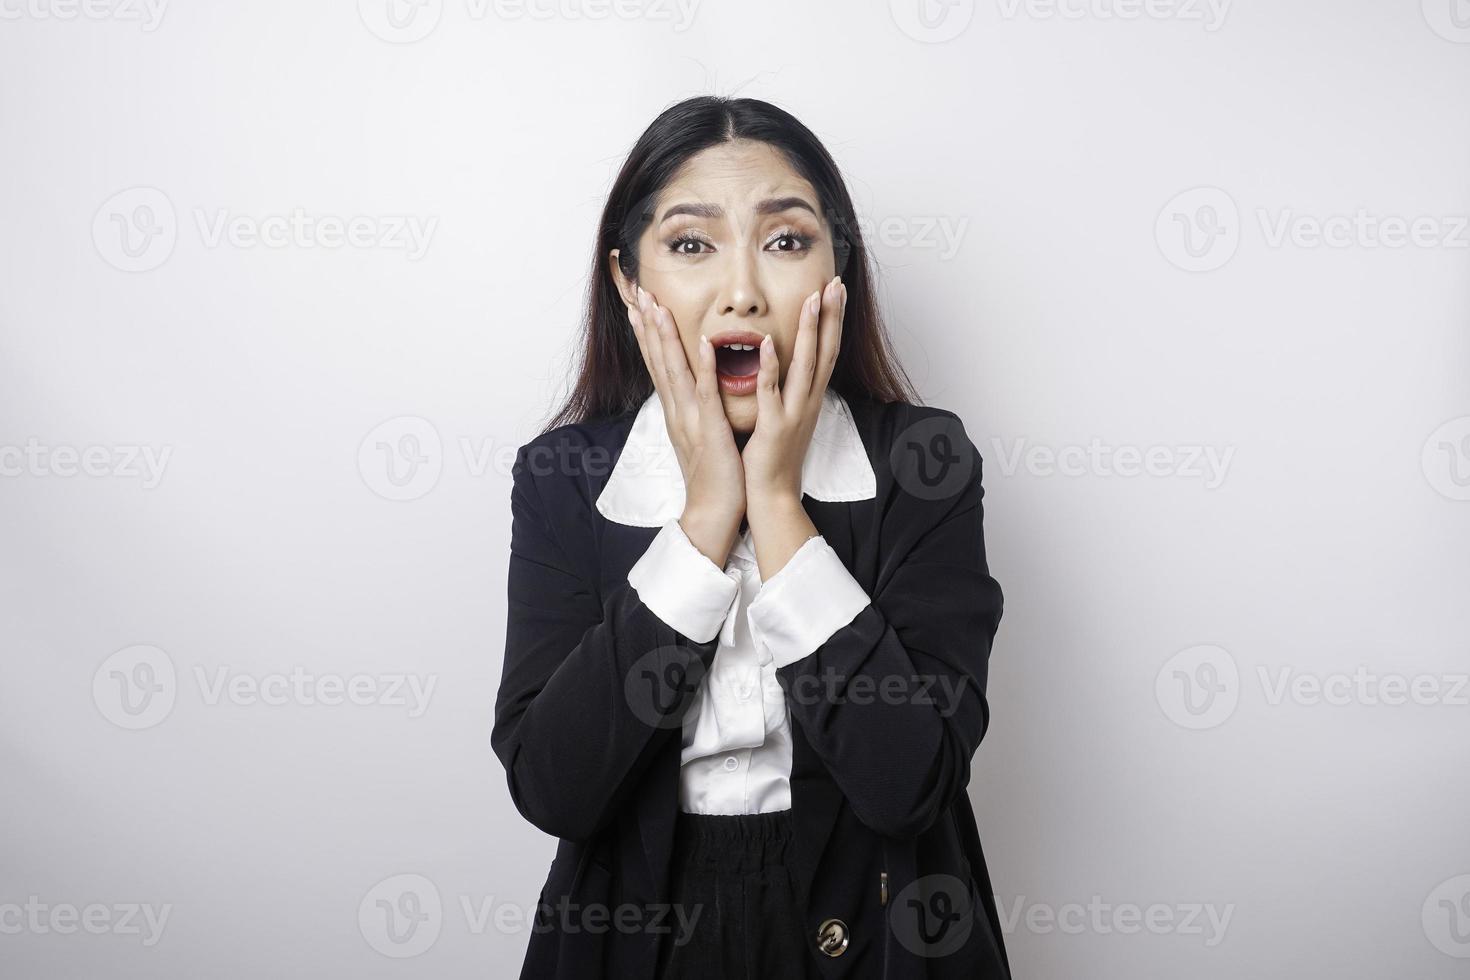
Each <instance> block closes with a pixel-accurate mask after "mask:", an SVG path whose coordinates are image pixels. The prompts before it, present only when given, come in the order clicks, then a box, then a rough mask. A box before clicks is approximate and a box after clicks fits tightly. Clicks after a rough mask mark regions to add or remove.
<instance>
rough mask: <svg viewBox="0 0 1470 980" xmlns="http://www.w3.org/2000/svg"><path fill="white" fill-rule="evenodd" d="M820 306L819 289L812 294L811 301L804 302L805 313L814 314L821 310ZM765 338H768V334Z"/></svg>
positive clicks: (820, 295) (820, 294)
mask: <svg viewBox="0 0 1470 980" xmlns="http://www.w3.org/2000/svg"><path fill="white" fill-rule="evenodd" d="M821 305H822V291H821V290H820V289H819V290H817V291H816V292H814V293H812V296H811V299H809V300H807V301H806V309H807V312H808V313H813V314H814V313H816V312H817V310H818V309H820V308H821ZM767 336H769V334H768V335H767Z"/></svg>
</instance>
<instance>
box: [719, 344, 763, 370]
mask: <svg viewBox="0 0 1470 980" xmlns="http://www.w3.org/2000/svg"><path fill="white" fill-rule="evenodd" d="M760 369H761V352H760V348H759V347H758V346H757V345H755V344H726V345H724V346H722V347H716V348H715V372H716V373H717V374H723V375H728V376H729V377H732V378H749V377H755V375H756V374H757V373H759V372H760Z"/></svg>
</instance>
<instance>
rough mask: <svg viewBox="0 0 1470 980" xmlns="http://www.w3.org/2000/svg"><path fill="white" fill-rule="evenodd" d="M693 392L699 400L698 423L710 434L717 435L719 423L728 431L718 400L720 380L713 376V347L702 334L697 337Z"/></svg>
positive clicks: (721, 406)
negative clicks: (697, 348)
mask: <svg viewBox="0 0 1470 980" xmlns="http://www.w3.org/2000/svg"><path fill="white" fill-rule="evenodd" d="M694 391H695V394H696V396H697V397H698V398H699V416H700V421H701V422H702V423H703V424H704V425H705V427H706V429H707V430H708V431H710V432H714V433H718V432H719V426H720V425H721V423H723V424H724V427H725V428H726V429H727V430H728V429H729V428H730V420H729V419H728V418H727V417H726V416H725V404H724V402H722V401H721V400H720V379H719V378H718V376H716V374H715V345H714V344H711V343H710V342H709V338H708V337H706V336H705V335H704V334H700V335H699V358H698V363H697V364H696V367H695V375H694Z"/></svg>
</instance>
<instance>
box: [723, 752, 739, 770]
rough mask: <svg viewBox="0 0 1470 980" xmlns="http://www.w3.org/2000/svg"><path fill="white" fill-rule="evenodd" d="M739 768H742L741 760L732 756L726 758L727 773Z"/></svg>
mask: <svg viewBox="0 0 1470 980" xmlns="http://www.w3.org/2000/svg"><path fill="white" fill-rule="evenodd" d="M739 768H740V760H739V759H737V758H735V757H734V756H733V755H732V756H727V757H726V758H725V771H726V772H734V771H735V770H736V769H739Z"/></svg>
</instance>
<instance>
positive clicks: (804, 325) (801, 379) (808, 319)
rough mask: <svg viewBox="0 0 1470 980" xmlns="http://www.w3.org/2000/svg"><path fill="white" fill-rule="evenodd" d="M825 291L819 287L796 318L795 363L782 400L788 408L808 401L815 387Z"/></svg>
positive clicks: (787, 379)
mask: <svg viewBox="0 0 1470 980" xmlns="http://www.w3.org/2000/svg"><path fill="white" fill-rule="evenodd" d="M828 285H831V284H830V283H829V284H828ZM822 293H823V290H820V289H819V290H817V291H816V292H814V293H812V294H811V295H810V296H808V297H807V298H806V302H805V303H802V304H801V314H800V315H799V316H798V317H797V318H796V342H795V344H793V345H792V348H791V363H790V364H789V365H787V367H786V387H785V388H784V389H782V392H781V401H782V403H783V404H785V405H786V406H787V407H788V408H794V407H797V406H800V405H804V404H806V396H807V392H809V391H810V390H811V387H812V377H813V375H814V368H815V367H816V362H817V331H818V324H819V323H820V321H819V319H818V317H819V316H820V311H821V309H822V302H823V297H822Z"/></svg>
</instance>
